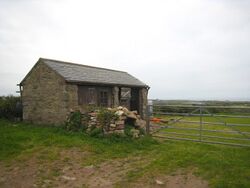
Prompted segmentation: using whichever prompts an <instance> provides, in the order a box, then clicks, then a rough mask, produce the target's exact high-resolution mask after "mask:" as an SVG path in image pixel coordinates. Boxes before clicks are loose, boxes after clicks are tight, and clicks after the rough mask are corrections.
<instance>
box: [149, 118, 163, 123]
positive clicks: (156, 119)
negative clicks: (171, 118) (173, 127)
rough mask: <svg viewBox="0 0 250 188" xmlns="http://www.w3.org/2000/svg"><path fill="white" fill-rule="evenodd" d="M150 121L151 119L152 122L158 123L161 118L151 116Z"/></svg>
mask: <svg viewBox="0 0 250 188" xmlns="http://www.w3.org/2000/svg"><path fill="white" fill-rule="evenodd" d="M150 121H153V122H154V123H160V122H161V119H160V118H151V120H150Z"/></svg>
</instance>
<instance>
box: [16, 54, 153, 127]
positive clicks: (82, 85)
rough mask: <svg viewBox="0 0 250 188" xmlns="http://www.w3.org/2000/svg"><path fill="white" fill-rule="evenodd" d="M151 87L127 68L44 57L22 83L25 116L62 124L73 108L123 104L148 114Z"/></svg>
mask: <svg viewBox="0 0 250 188" xmlns="http://www.w3.org/2000/svg"><path fill="white" fill-rule="evenodd" d="M148 89H149V87H148V86H147V85H146V84H144V83H143V82H141V81H140V80H138V79H137V78H135V77H133V76H131V75H130V74H128V73H127V72H123V71H117V70H111V69H105V68H99V67H92V66H87V65H81V64H75V63H68V62H63V61H57V60H52V59H44V58H40V59H39V60H38V62H37V63H36V64H35V65H34V67H33V68H32V69H31V70H30V72H29V73H28V74H27V75H26V76H25V78H24V79H23V80H22V81H21V83H20V93H21V98H22V105H23V120H25V121H28V122H33V123H40V124H41V123H44V124H62V123H64V121H65V120H66V117H67V115H68V113H69V112H70V111H72V110H81V111H82V112H84V111H85V110H86V107H88V106H97V107H117V106H120V105H121V106H125V107H127V108H128V109H129V110H136V111H137V112H138V114H140V115H141V117H142V118H145V115H146V106H147V95H148Z"/></svg>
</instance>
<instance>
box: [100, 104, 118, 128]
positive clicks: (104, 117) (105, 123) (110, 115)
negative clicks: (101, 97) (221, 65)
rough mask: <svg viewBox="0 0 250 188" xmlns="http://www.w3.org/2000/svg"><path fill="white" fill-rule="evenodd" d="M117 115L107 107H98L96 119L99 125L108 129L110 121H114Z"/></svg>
mask: <svg viewBox="0 0 250 188" xmlns="http://www.w3.org/2000/svg"><path fill="white" fill-rule="evenodd" d="M118 118H119V117H118V116H117V115H116V114H115V112H113V111H111V110H108V109H104V108H103V109H100V110H99V112H98V115H97V120H98V122H99V123H100V125H101V126H102V127H103V129H105V130H109V126H110V124H111V123H112V121H116V120H117V119H118Z"/></svg>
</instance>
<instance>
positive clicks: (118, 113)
mask: <svg viewBox="0 0 250 188" xmlns="http://www.w3.org/2000/svg"><path fill="white" fill-rule="evenodd" d="M123 114H124V112H123V111H122V110H118V111H116V112H115V115H118V116H121V115H123Z"/></svg>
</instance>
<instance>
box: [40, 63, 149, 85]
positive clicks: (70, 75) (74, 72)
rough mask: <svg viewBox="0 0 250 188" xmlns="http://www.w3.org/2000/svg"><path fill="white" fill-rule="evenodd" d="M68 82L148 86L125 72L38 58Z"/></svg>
mask: <svg viewBox="0 0 250 188" xmlns="http://www.w3.org/2000/svg"><path fill="white" fill-rule="evenodd" d="M40 61H42V62H44V63H45V64H46V65H48V66H49V67H50V68H51V69H53V70H54V71H56V72H57V73H58V74H60V75H61V76H62V77H63V78H64V79H65V80H66V81H68V82H77V83H93V84H96V83H98V84H107V85H120V86H136V87H148V86H147V85H146V84H144V83H143V82H141V81H140V80H138V79H137V78H135V77H133V76H132V75H130V74H128V73H127V72H123V71H117V70H111V69H104V68H99V67H92V66H87V65H81V64H74V63H68V62H63V61H57V60H51V59H44V58H40Z"/></svg>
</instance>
